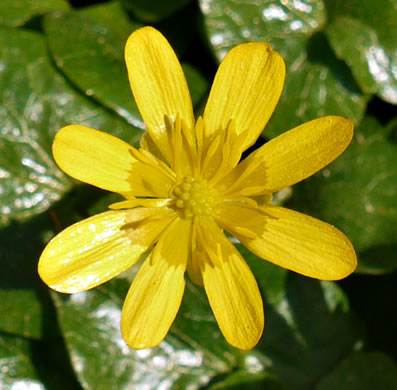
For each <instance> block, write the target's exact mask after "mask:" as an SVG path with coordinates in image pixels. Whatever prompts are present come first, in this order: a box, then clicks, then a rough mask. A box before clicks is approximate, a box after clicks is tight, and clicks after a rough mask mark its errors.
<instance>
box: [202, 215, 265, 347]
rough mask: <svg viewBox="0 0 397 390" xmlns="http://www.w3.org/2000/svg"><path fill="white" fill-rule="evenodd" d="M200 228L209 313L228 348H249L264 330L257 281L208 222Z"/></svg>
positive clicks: (208, 220)
mask: <svg viewBox="0 0 397 390" xmlns="http://www.w3.org/2000/svg"><path fill="white" fill-rule="evenodd" d="M201 229H202V239H203V242H202V245H203V248H202V250H203V251H202V255H201V256H202V259H201V262H200V267H201V271H202V276H203V281H204V287H205V291H206V293H207V296H208V299H209V302H210V305H211V308H212V311H213V312H214V315H215V318H216V320H217V322H218V324H219V327H220V329H221V331H222V333H223V335H224V336H225V338H226V340H227V341H228V342H229V343H230V344H231V345H233V346H235V347H237V348H240V349H244V350H248V349H251V348H253V347H254V346H255V345H256V344H257V343H258V341H259V339H260V337H261V335H262V332H263V327H264V313H263V303H262V298H261V295H260V292H259V288H258V285H257V282H256V280H255V278H254V276H253V274H252V272H251V270H250V269H249V267H248V265H247V264H246V262H245V261H244V259H243V258H242V257H241V255H240V253H239V252H238V251H237V249H236V248H235V247H234V246H233V245H232V244H231V243H230V241H229V240H227V238H226V237H225V236H224V234H223V233H222V232H221V230H220V229H219V228H218V227H217V226H216V225H215V223H214V222H213V221H212V220H210V219H207V221H205V222H203V223H202V225H201Z"/></svg>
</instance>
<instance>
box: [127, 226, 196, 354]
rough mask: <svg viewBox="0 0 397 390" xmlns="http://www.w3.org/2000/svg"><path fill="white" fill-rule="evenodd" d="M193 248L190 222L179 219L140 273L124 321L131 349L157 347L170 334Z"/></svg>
mask: <svg viewBox="0 0 397 390" xmlns="http://www.w3.org/2000/svg"><path fill="white" fill-rule="evenodd" d="M190 245H191V222H190V221H189V220H181V219H177V220H175V221H174V223H172V224H171V225H170V226H169V227H168V229H167V230H166V231H165V232H164V233H163V234H162V236H161V238H160V240H159V242H158V244H157V246H156V247H155V249H154V250H153V252H152V254H151V256H150V257H149V258H148V259H146V261H145V263H144V264H143V265H142V267H141V269H140V270H139V272H138V274H137V276H136V278H135V280H134V282H133V283H132V285H131V287H130V290H129V291H128V295H127V298H126V300H125V302H124V306H123V312H122V319H121V332H122V334H123V338H124V339H125V341H126V342H127V344H128V345H129V346H131V347H132V348H135V349H142V348H151V347H154V346H156V345H158V344H159V343H160V342H161V341H162V340H163V339H164V337H165V336H166V335H167V332H168V330H169V328H170V327H171V325H172V323H173V321H174V319H175V316H176V314H177V312H178V310H179V306H180V304H181V301H182V296H183V292H184V289H185V278H184V273H185V270H186V263H187V259H188V256H189V253H190Z"/></svg>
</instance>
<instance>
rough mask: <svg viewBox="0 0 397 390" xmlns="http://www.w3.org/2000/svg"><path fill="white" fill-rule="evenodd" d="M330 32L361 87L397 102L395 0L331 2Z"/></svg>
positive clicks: (329, 36)
mask: <svg viewBox="0 0 397 390" xmlns="http://www.w3.org/2000/svg"><path fill="white" fill-rule="evenodd" d="M328 3H329V4H328V9H329V15H330V19H331V23H330V24H329V25H328V26H327V29H326V34H327V37H328V39H329V41H330V43H331V45H332V48H333V49H334V50H335V53H336V54H337V56H338V57H339V58H341V59H343V60H344V61H345V62H346V63H347V64H348V65H349V67H350V68H351V70H352V73H353V75H354V77H355V79H356V80H357V83H358V84H359V85H360V88H361V89H362V90H363V91H365V92H369V93H376V94H377V95H378V96H379V97H380V98H382V99H384V100H386V101H387V102H389V103H393V104H397V74H396V71H395V69H396V67H397V41H396V39H395V37H396V36H397V23H396V20H397V7H396V3H395V1H393V0H381V1H377V2H376V3H375V2H373V1H371V0H363V1H360V2H357V1H354V0H348V1H340V0H337V1H333V0H332V1H328Z"/></svg>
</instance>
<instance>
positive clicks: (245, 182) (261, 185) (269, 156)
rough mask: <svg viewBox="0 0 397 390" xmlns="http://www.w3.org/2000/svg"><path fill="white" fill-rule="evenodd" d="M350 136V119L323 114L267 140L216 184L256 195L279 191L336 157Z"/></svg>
mask: <svg viewBox="0 0 397 390" xmlns="http://www.w3.org/2000/svg"><path fill="white" fill-rule="evenodd" d="M352 137H353V122H352V121H350V120H348V119H345V118H341V117H338V116H326V117H323V118H319V119H315V120H313V121H310V122H307V123H304V124H302V125H300V126H298V127H296V128H294V129H292V130H290V131H287V132H286V133H284V134H281V135H280V136H278V137H276V138H274V139H272V140H271V141H269V142H267V143H266V144H265V145H263V146H262V147H261V148H259V149H258V150H257V151H255V152H254V153H252V154H251V155H250V156H248V157H247V158H246V159H245V160H244V161H243V162H242V163H241V164H239V165H238V166H237V167H236V168H235V169H234V170H233V171H232V172H231V173H230V174H229V175H227V176H226V177H225V178H224V179H223V180H222V182H221V183H220V184H219V186H220V187H222V188H224V189H227V192H229V193H230V192H237V193H238V192H240V191H244V193H245V195H256V194H258V193H267V192H274V191H278V190H280V189H282V188H285V187H288V186H290V185H293V184H295V183H297V182H299V181H301V180H303V179H306V178H307V177H309V176H311V175H313V174H314V173H316V172H317V171H319V170H320V169H322V168H324V167H325V166H326V165H328V164H329V163H330V162H332V161H333V160H335V159H336V158H337V157H338V156H339V155H340V154H341V153H342V152H343V151H344V150H345V149H346V148H347V147H348V145H349V143H350V141H351V139H352Z"/></svg>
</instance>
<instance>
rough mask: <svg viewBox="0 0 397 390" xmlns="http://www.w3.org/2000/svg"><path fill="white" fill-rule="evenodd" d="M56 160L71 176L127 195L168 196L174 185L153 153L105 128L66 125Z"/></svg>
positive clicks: (56, 148)
mask: <svg viewBox="0 0 397 390" xmlns="http://www.w3.org/2000/svg"><path fill="white" fill-rule="evenodd" d="M53 154H54V158H55V161H56V163H57V164H58V165H59V167H60V168H61V169H62V170H63V171H64V172H66V173H67V174H68V175H70V176H72V177H73V178H75V179H78V180H81V181H83V182H85V183H88V184H92V185H95V186H96V187H99V188H103V189H105V190H108V191H112V192H118V193H120V194H123V195H124V196H127V197H129V196H152V197H167V196H168V193H169V190H170V188H171V187H172V185H173V184H174V178H173V176H172V173H170V172H169V171H167V170H166V169H165V168H164V167H163V165H161V163H160V162H158V161H157V159H156V158H155V157H154V156H153V159H148V158H144V157H145V156H143V157H142V161H138V160H137V159H136V158H135V157H134V155H136V156H137V157H140V156H141V155H142V153H140V152H139V151H137V150H136V149H135V148H133V147H132V146H131V145H128V144H127V143H126V142H124V141H122V140H121V139H119V138H116V137H114V136H112V135H110V134H107V133H104V132H102V131H98V130H94V129H91V128H89V127H85V126H79V125H71V126H66V127H64V128H62V129H61V130H60V131H59V132H58V133H57V135H56V136H55V140H54V143H53Z"/></svg>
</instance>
